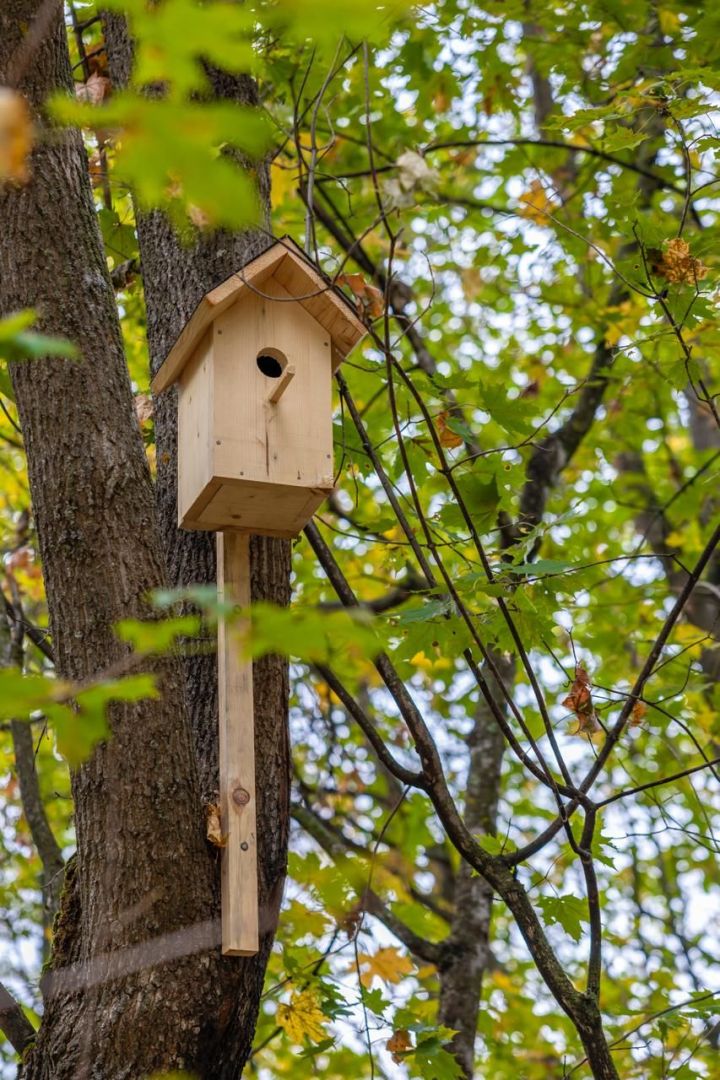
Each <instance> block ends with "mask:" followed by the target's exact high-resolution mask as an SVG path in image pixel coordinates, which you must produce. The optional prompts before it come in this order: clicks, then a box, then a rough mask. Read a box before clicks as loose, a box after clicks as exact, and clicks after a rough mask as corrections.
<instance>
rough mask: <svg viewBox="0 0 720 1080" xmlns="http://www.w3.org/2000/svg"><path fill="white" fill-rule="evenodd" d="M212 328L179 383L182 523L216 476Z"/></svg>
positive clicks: (179, 487) (179, 507)
mask: <svg viewBox="0 0 720 1080" xmlns="http://www.w3.org/2000/svg"><path fill="white" fill-rule="evenodd" d="M212 395H213V360H212V332H211V331H210V330H208V331H206V333H205V334H204V336H203V337H202V338H201V339H200V341H199V342H198V345H197V348H196V349H195V352H194V353H193V356H192V357H191V359H190V361H189V363H188V364H187V366H186V367H185V368H184V370H183V372H182V375H181V376H180V383H179V385H178V524H179V525H181V526H182V525H183V522H184V519H185V517H186V516H187V514H188V511H189V510H190V508H191V507H192V505H193V503H194V502H195V501H196V500H197V497H198V495H199V493H200V492H202V491H203V490H204V489H205V488H206V486H207V485H208V483H210V481H211V480H212V467H213V456H212V417H213V401H212Z"/></svg>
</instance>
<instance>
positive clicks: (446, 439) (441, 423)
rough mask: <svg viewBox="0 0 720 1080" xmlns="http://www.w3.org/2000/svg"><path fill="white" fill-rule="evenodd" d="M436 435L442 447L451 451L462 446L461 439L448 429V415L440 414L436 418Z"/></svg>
mask: <svg viewBox="0 0 720 1080" xmlns="http://www.w3.org/2000/svg"><path fill="white" fill-rule="evenodd" d="M437 428H438V435H439V437H440V443H441V445H442V446H445V447H447V448H448V449H450V450H452V449H454V448H455V447H456V446H462V444H463V437H462V435H458V433H457V432H456V431H453V430H452V428H450V427H448V413H447V412H441V413H440V414H439V416H438V417H437Z"/></svg>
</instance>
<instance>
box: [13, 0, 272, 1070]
mask: <svg viewBox="0 0 720 1080" xmlns="http://www.w3.org/2000/svg"><path fill="white" fill-rule="evenodd" d="M46 6H47V5H43V4H42V3H41V0H5V2H4V3H3V4H2V6H1V7H0V83H2V82H4V81H7V78H8V69H9V67H10V65H11V63H12V60H13V57H14V56H15V55H16V50H17V48H18V45H19V43H20V41H21V40H22V38H23V35H24V34H26V33H27V29H28V27H29V26H31V25H32V22H33V18H34V16H35V15H36V13H37V11H38V10H39V9H40V8H41V7H46ZM58 87H59V88H61V89H65V90H68V91H71V90H72V78H71V72H70V65H69V60H68V55H67V45H66V40H65V31H64V27H63V23H62V11H61V5H60V4H59V3H58V10H57V16H56V18H55V20H54V22H53V25H52V27H51V30H50V32H49V33H48V34H47V35H46V37H45V39H44V41H43V43H42V45H41V46H40V48H39V49H38V51H37V53H36V55H35V56H34V58H33V61H32V64H31V66H30V68H29V70H28V73H27V76H26V77H25V79H24V80H23V83H22V86H21V89H22V90H23V92H25V93H26V94H27V95H28V98H29V99H30V101H31V102H32V104H33V106H34V107H36V108H37V107H39V106H40V105H41V103H42V102H43V101H44V99H45V98H46V96H47V94H48V93H49V92H51V91H52V90H54V89H56V88H58ZM32 170H33V176H32V181H31V183H30V184H29V185H28V186H27V187H25V188H21V189H10V188H6V189H5V190H3V191H1V192H0V231H1V232H2V237H3V240H2V244H1V245H0V312H2V313H7V312H10V311H13V310H17V309H18V308H21V307H25V306H37V307H38V308H39V309H40V310H41V325H42V327H43V329H45V330H46V331H49V332H52V333H57V334H62V335H67V336H69V337H70V338H72V339H73V340H74V341H75V342H76V343H77V344H78V345H79V347H80V350H81V353H82V359H81V360H80V361H79V362H73V361H64V360H50V359H48V360H42V361H32V362H29V363H27V364H24V365H17V366H16V367H15V370H14V371H13V381H14V386H15V392H16V396H17V401H18V408H19V411H20V418H21V423H22V428H23V434H24V437H25V443H26V448H27V455H28V468H29V475H30V484H31V492H32V498H33V507H34V512H35V518H36V522H37V527H38V533H39V537H40V547H41V555H42V559H43V568H44V574H45V581H46V587H47V594H48V605H49V609H50V618H51V626H52V631H53V639H54V648H55V655H56V659H57V668H58V672H59V674H61V675H62V676H65V677H70V678H75V679H82V678H85V677H87V676H90V675H93V674H95V673H96V672H97V671H98V670H100V669H102V668H103V667H105V666H106V665H108V664H110V663H112V662H113V661H116V660H118V659H119V658H121V657H122V656H123V648H122V647H121V646H120V645H119V644H118V643H117V641H116V639H115V637H114V634H113V630H112V626H113V623H115V622H116V621H117V620H118V619H120V618H123V617H127V616H128V615H141V614H142V613H143V611H144V605H145V600H144V598H145V596H146V594H147V592H148V590H150V589H152V588H153V587H156V586H158V585H160V584H162V583H163V581H164V579H165V573H164V568H163V562H164V560H163V551H162V544H161V539H160V533H159V530H158V527H157V524H156V513H155V505H154V492H153V488H152V484H151V480H150V476H149V472H148V469H147V464H146V461H145V455H144V451H143V447H142V441H141V439H140V435H139V431H138V428H137V423H136V419H135V414H134V409H133V401H132V394H131V388H130V383H129V379H128V374H127V369H126V365H125V361H124V357H123V351H122V344H121V338H120V333H119V326H118V320H117V313H116V309H115V302H114V295H113V291H112V288H111V285H110V282H109V279H108V274H107V268H106V264H105V258H104V253H103V247H102V242H101V238H100V235H99V231H98V227H97V222H96V217H95V211H94V206H93V201H92V195H91V190H90V185H89V180H88V173H87V165H86V158H85V151H84V148H83V145H82V140H81V138H80V136H79V134H77V133H74V132H73V133H67V132H63V133H56V132H54V133H51V134H50V136H49V137H48V138H46V139H44V140H43V141H42V143H41V145H39V147H38V148H37V149H36V151H35V152H34V154H33V159H32ZM165 269H166V270H167V267H166V268H165ZM182 272H183V271H182V270H179V271H178V273H179V274H181V273H182ZM159 284H160V285H162V282H160V283H159ZM174 302H175V298H174V297H172V296H171V297H169V298H168V303H169V304H170V303H174ZM193 569H194V567H193V568H191V570H190V575H189V576H191V577H192V576H193ZM265 569H267V570H268V571H269V572H270V573H271V576H272V575H274V577H273V584H274V586H275V588H276V591H277V592H278V593H280V592H281V591H282V589H283V588H284V589H285V590H286V589H287V575H286V574H285V577H284V579H282V580H281V572H280V568H279V561H278V564H276V562H274V561H272V560H269V559H268V560H267V562H266V564H265ZM209 572H210V570H209V566H208V573H209ZM179 576H181V575H178V572H177V567H176V566H174V574H173V577H174V579H175V580H177V579H178V577H179ZM267 667H268V669H269V670H270V677H271V678H272V677H273V676H274V678H275V686H276V695H275V697H274V698H273V699H271V704H270V707H271V708H275V710H276V711H275V712H274V713H273V715H272V717H271V720H272V725H274V727H272V731H273V733H274V742H273V746H272V755H271V757H270V755H269V753H268V748H267V746H265V761H264V762H261V768H260V776H259V786H260V790H261V791H262V790H263V786H264V784H265V783H267V784H268V785H269V786H271V785H272V784H279V778H284V779H285V782H284V786H283V784H279V786H280V787H281V788H282V794H281V795H280V796H279V798H278V800H277V807H278V816H277V817H276V819H275V820H274V821H273V823H272V838H273V843H274V847H272V845H267V842H266V850H267V848H268V846H269V847H272V850H273V854H274V856H275V862H274V864H273V867H272V872H271V874H270V877H271V879H272V880H271V881H270V884H269V885H268V879H267V876H266V878H265V880H264V883H263V884H264V888H265V890H266V895H265V899H266V900H267V893H268V889H269V892H270V893H271V895H272V903H273V905H274V907H276V906H277V903H278V902H279V895H280V884H279V882H281V881H282V872H283V865H284V837H285V835H286V830H287V817H286V816H285V818H284V819H283V817H282V815H281V813H280V810H281V807H282V805H283V798H286V791H287V783H286V776H287V753H286V742H285V740H284V739H283V738H278V737H277V731H278V730H281V731H283V732H284V717H285V711H286V703H284V702H281V701H280V691H279V690H277V686H279V685H280V684H283V690H284V683H283V679H282V671H281V669H280V668H279V667H277V666H276V667H275V668H272V665H271V664H269V665H267ZM208 670H209V665H208ZM161 685H162V697H161V699H160V700H158V701H150V702H145V703H142V704H139V705H126V706H118V707H115V708H114V709H113V711H112V716H111V722H112V738H111V739H110V740H109V741H108V743H107V744H106V745H103V746H101V747H99V748H98V749H97V750H96V752H95V753H94V755H93V756H92V758H91V759H90V761H89V762H88V763H87V764H86V765H84V766H83V767H82V768H81V769H80V770H79V771H78V772H77V773H76V774H75V775H74V776H73V795H74V800H75V814H76V827H77V859H76V860H74V861H73V864H72V870H71V872H69V873H68V876H67V881H66V888H65V892H64V895H63V899H62V905H61V912H60V918H59V922H58V925H57V930H56V939H55V949H54V959H53V965H52V970H51V972H50V973H49V975H48V976H46V980H45V998H46V1007H45V1015H44V1018H43V1022H42V1025H41V1029H40V1032H39V1035H38V1038H37V1041H36V1044H35V1046H34V1047H33V1048H32V1050H31V1052H30V1054H29V1057H28V1059H27V1061H26V1064H25V1068H24V1076H25V1077H28V1078H32V1080H35V1078H42V1080H82V1078H84V1077H97V1078H101V1077H102V1078H103V1080H123V1078H127V1080H138V1078H140V1077H145V1076H149V1075H151V1074H152V1073H154V1072H159V1071H168V1070H171V1069H186V1070H188V1071H191V1072H193V1073H195V1074H196V1075H198V1076H200V1077H208V1078H209V1077H213V1078H215V1077H217V1078H219V1080H222V1078H230V1077H238V1076H239V1075H240V1073H241V1070H242V1065H243V1063H244V1060H245V1057H246V1056H247V1053H248V1052H249V1047H250V1042H251V1039H252V1029H253V1026H254V1019H255V1014H256V1010H257V1005H258V999H259V987H260V985H261V982H262V961H260V962H255V963H253V962H248V963H246V964H242V963H238V962H237V961H227V962H226V961H222V960H221V958H220V955H219V950H218V948H217V941H218V938H219V925H218V919H217V914H218V908H217V859H216V856H215V853H214V852H212V851H211V850H210V849H209V848H208V846H207V844H206V842H205V840H204V836H203V831H204V815H203V811H202V806H201V798H200V784H199V782H198V773H199V770H198V765H197V762H196V759H195V753H194V750H195V747H196V746H197V745H199V739H198V738H196V739H195V740H194V739H193V737H192V730H191V726H190V723H189V720H188V711H187V709H186V704H185V680H184V679H183V674H182V672H181V670H180V668H179V666H178V665H176V664H175V663H174V662H169V663H168V664H166V665H164V667H163V669H162V683H161ZM258 696H259V698H260V702H261V705H262V687H261V689H260V690H259V695H258ZM195 701H196V702H197V697H196V699H195ZM194 720H195V721H196V722H195V723H194V725H193V727H194V729H195V731H198V730H199V726H198V723H197V717H196V716H195V717H194ZM78 722H82V721H81V720H79V721H78ZM268 726H269V727H270V726H271V725H270V724H269V725H268ZM264 734H265V733H264V732H262V730H261V739H260V741H261V742H262V737H263V735H264ZM213 736H214V730H213V731H211V727H210V724H209V722H208V723H207V724H206V731H205V737H206V738H207V740H208V741H209V742H210V741H211V740H212V739H213ZM213 745H214V743H213ZM269 757H270V763H268V758H269ZM208 758H209V759H210V760H214V759H213V750H212V747H211V748H210V749H209V750H208V754H207V756H206V758H205V759H204V762H203V769H202V774H203V778H204V780H203V787H204V788H206V787H207V784H206V778H207V775H208V767H207V765H206V764H205V760H207V759H208ZM261 813H262V804H261ZM267 921H268V923H270V924H272V922H273V918H272V917H271V914H269V915H268V917H267ZM267 948H268V945H267V940H266V943H265V951H266V950H267ZM243 972H249V977H247V976H244V975H243Z"/></svg>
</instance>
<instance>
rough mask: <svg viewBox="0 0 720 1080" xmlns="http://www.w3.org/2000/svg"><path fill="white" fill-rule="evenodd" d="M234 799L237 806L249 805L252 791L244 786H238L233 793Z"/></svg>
mask: <svg viewBox="0 0 720 1080" xmlns="http://www.w3.org/2000/svg"><path fill="white" fill-rule="evenodd" d="M232 801H233V802H234V803H235V805H236V806H247V804H248V803H249V802H250V792H249V791H246V790H245V788H244V787H236V788H235V789H234V790H233V793H232Z"/></svg>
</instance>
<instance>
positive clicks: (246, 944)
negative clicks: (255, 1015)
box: [217, 530, 258, 956]
mask: <svg viewBox="0 0 720 1080" xmlns="http://www.w3.org/2000/svg"><path fill="white" fill-rule="evenodd" d="M249 545H250V537H249V536H248V535H247V534H245V533H238V532H233V531H232V530H227V531H225V532H219V533H218V534H217V575H218V594H219V597H220V600H221V602H222V601H225V602H228V603H233V604H237V605H238V606H239V607H245V608H246V607H249V605H250V547H249ZM218 688H219V713H220V816H221V821H222V830H223V833H224V834H225V835H226V837H227V843H226V845H225V847H224V848H223V849H222V866H221V894H222V951H223V954H224V955H226V956H252V955H253V954H254V953H256V952H257V951H258V886H257V838H256V830H255V728H254V713H253V679H252V661H250V660H245V659H244V658H243V656H242V651H241V642H240V634H239V632H238V628H237V627H233V626H232V625H227V623H226V622H225V620H224V619H221V621H220V623H219V626H218Z"/></svg>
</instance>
